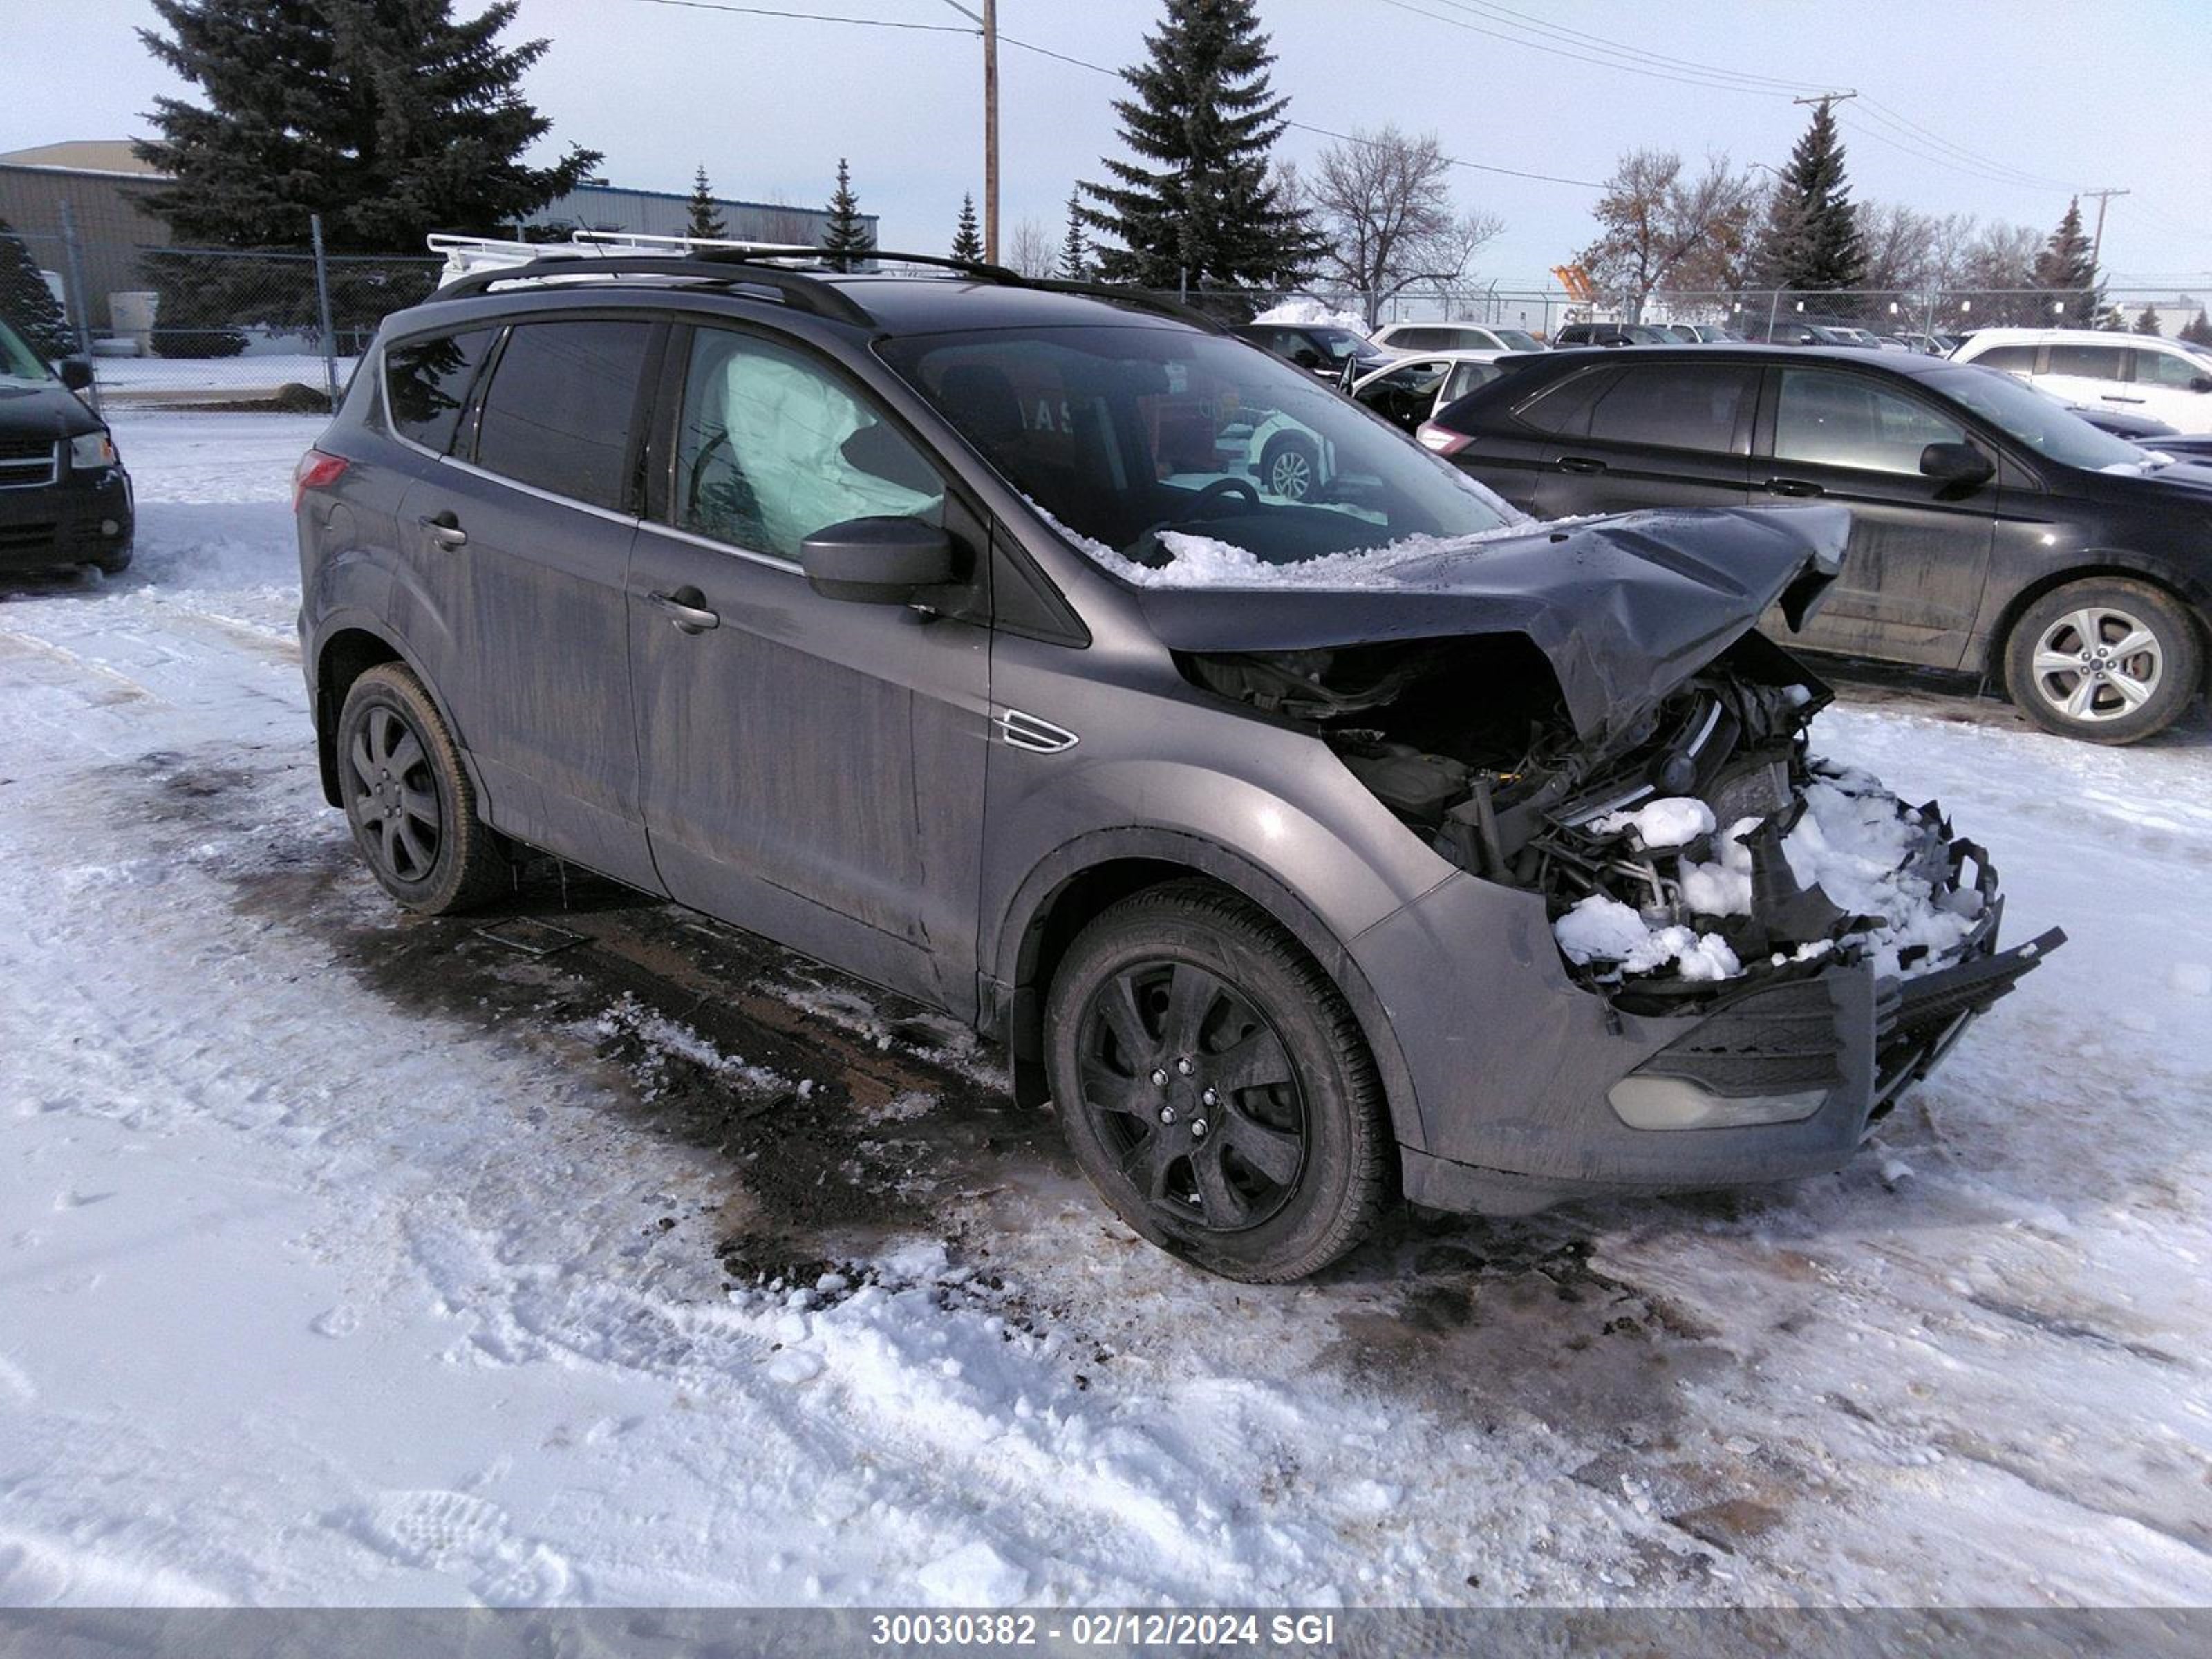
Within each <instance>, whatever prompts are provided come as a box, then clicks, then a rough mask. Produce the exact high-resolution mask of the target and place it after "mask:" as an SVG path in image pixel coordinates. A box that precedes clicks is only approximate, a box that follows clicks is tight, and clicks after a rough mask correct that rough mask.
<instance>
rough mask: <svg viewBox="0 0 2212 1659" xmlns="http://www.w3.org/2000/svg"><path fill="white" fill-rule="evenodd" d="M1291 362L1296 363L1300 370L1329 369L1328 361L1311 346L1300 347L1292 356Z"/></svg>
mask: <svg viewBox="0 0 2212 1659" xmlns="http://www.w3.org/2000/svg"><path fill="white" fill-rule="evenodd" d="M1291 362H1294V363H1296V364H1297V366H1298V367H1299V368H1328V358H1326V357H1324V356H1322V355H1321V353H1319V352H1318V351H1316V350H1315V349H1313V348H1312V347H1311V346H1300V347H1299V348H1298V349H1297V350H1296V351H1293V352H1292V353H1291Z"/></svg>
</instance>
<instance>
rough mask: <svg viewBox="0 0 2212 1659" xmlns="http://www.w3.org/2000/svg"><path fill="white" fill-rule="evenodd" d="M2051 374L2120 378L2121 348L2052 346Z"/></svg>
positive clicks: (2085, 378) (2090, 377)
mask: <svg viewBox="0 0 2212 1659" xmlns="http://www.w3.org/2000/svg"><path fill="white" fill-rule="evenodd" d="M2045 372H2046V373H2048V374H2078V375H2080V376H2081V377H2082V378H2083V379H2084V380H2118V379H2119V378H2120V348H2119V347H2118V346H2100V345H2055V346H2053V347H2051V367H2050V368H2049V369H2048V370H2046V371H2045Z"/></svg>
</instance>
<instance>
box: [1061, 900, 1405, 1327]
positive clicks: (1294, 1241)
mask: <svg viewBox="0 0 2212 1659" xmlns="http://www.w3.org/2000/svg"><path fill="white" fill-rule="evenodd" d="M1045 1049H1046V1068H1047V1073H1048V1077H1049V1079H1050V1080H1051V1084H1052V1089H1053V1098H1054V1101H1055V1103H1057V1107H1058V1111H1059V1115H1060V1125H1061V1127H1062V1130H1063V1131H1064V1133H1066V1137H1067V1143H1068V1146H1069V1149H1070V1150H1071V1151H1072V1152H1073V1153H1074V1155H1075V1159H1076V1161H1077V1163H1079V1164H1081V1165H1082V1166H1083V1171H1084V1174H1085V1176H1088V1177H1089V1178H1090V1180H1091V1184H1092V1185H1093V1186H1094V1187H1096V1188H1097V1189H1098V1193H1099V1195H1100V1196H1101V1197H1103V1199H1104V1200H1106V1202H1107V1204H1108V1206H1109V1207H1110V1208H1112V1210H1113V1211H1114V1212H1115V1214H1116V1215H1118V1216H1120V1217H1121V1219H1122V1220H1123V1221H1125V1222H1127V1224H1128V1225H1130V1226H1131V1227H1132V1228H1133V1229H1134V1230H1135V1231H1137V1232H1138V1233H1139V1235H1140V1236H1142V1237H1145V1238H1146V1239H1149V1240H1150V1241H1151V1242H1152V1243H1155V1244H1157V1245H1158V1246H1160V1247H1161V1248H1162V1249H1165V1250H1168V1251H1170V1252H1172V1253H1173V1254H1175V1255H1178V1256H1181V1257H1182V1258H1183V1259H1184V1260H1185V1261H1189V1262H1191V1263H1192V1264H1193V1265H1194V1266H1196V1267H1202V1268H1204V1269H1205V1270H1206V1271H1207V1272H1209V1273H1218V1274H1221V1275H1222V1276H1223V1277H1225V1278H1228V1279H1244V1280H1248V1281H1251V1282H1254V1283H1261V1284H1279V1283H1283V1282H1285V1281H1287V1280H1291V1279H1303V1278H1304V1277H1306V1276H1307V1275H1308V1274H1309V1273H1316V1272H1318V1271H1319V1270H1320V1269H1321V1268H1322V1267H1327V1266H1328V1264H1329V1263H1330V1262H1332V1261H1335V1260H1336V1259H1337V1258H1338V1257H1340V1256H1341V1255H1344V1254H1345V1253H1346V1251H1347V1250H1350V1249H1352V1247H1353V1246H1354V1245H1356V1244H1358V1243H1359V1242H1360V1240H1361V1239H1363V1238H1364V1237H1366V1236H1367V1234H1368V1232H1369V1231H1370V1229H1371V1228H1372V1227H1373V1226H1374V1225H1375V1222H1376V1218H1377V1217H1378V1216H1380V1215H1381V1213H1382V1212H1383V1206H1384V1203H1385V1201H1386V1200H1387V1199H1388V1197H1389V1192H1390V1188H1391V1173H1392V1170H1393V1169H1394V1168H1395V1164H1394V1161H1393V1158H1392V1148H1391V1139H1390V1133H1389V1123H1388V1121H1387V1118H1386V1115H1385V1113H1384V1109H1383V1088H1382V1085H1381V1083H1380V1081H1379V1080H1378V1079H1377V1078H1376V1072H1375V1066H1374V1062H1373V1060H1371V1059H1370V1056H1369V1054H1368V1052H1367V1047H1366V1044H1365V1042H1364V1041H1363V1040H1362V1038H1361V1036H1360V1034H1359V1029H1358V1024H1357V1022H1355V1021H1354V1019H1353V1018H1352V1011H1351V1009H1350V1008H1348V1007H1347V1006H1346V1005H1345V1002H1344V999H1343V998H1342V997H1341V996H1340V995H1339V994H1338V993H1337V990H1336V987H1334V985H1332V984H1331V983H1330V982H1329V981H1328V977H1327V976H1326V975H1323V974H1322V971H1321V969H1319V968H1318V967H1316V965H1315V964H1314V963H1313V961H1312V959H1311V958H1310V957H1308V956H1307V955H1306V954H1305V952H1304V951H1302V950H1300V949H1299V947H1298V945H1297V941H1296V940H1295V939H1292V938H1291V936H1290V935H1289V934H1288V933H1285V931H1284V930H1283V929H1282V928H1281V927H1279V926H1278V925H1277V924H1276V923H1275V922H1274V921H1273V920H1272V919H1271V918H1270V917H1268V916H1267V915H1266V914H1265V913H1264V912H1263V911H1261V910H1260V909H1258V908H1255V907H1254V906H1253V905H1251V904H1249V903H1247V902H1245V901H1244V900H1243V899H1241V898H1238V897H1237V896H1235V895H1233V894H1230V893H1226V892H1224V891H1223V890H1220V889H1219V888H1217V887H1214V886H1212V885H1211V884H1206V883H1202V882H1176V883H1172V884H1168V885H1166V886H1162V887H1156V888H1152V889H1150V890H1146V891H1145V892H1142V893H1139V894H1136V895H1134V896H1132V897H1129V898H1127V899H1124V900H1122V901H1121V902H1120V903H1118V904H1115V905H1114V906H1113V907H1111V908H1109V909H1107V910H1106V911H1104V912H1103V913H1102V914H1101V915H1098V916H1097V918H1096V919H1095V920H1093V921H1091V925H1090V926H1089V927H1085V929H1084V930H1083V932H1082V933H1080V934H1079V936H1078V937H1077V938H1076V939H1075V942H1074V943H1073V945H1070V946H1069V948H1068V951H1067V954H1066V957H1064V958H1063V959H1062V960H1061V963H1060V968H1059V970H1058V971H1057V972H1056V973H1055V974H1054V976H1053V981H1052V988H1051V991H1050V993H1049V994H1048V998H1047V1000H1046V1004H1045ZM1239 1076H1242V1077H1243V1078H1244V1079H1248V1080H1247V1081H1245V1082H1243V1083H1241V1084H1236V1085H1233V1086H1232V1084H1231V1079H1234V1078H1237V1077H1239Z"/></svg>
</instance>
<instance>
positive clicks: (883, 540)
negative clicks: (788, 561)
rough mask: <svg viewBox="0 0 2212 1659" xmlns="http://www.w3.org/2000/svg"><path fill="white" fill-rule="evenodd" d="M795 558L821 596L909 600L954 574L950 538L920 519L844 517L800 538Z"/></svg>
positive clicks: (866, 600) (883, 602) (882, 601)
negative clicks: (838, 521)
mask: <svg viewBox="0 0 2212 1659" xmlns="http://www.w3.org/2000/svg"><path fill="white" fill-rule="evenodd" d="M799 568H801V569H802V570H804V571H805V573H806V580H807V585H808V586H811V587H812V588H813V590H814V591H815V592H817V593H819V594H820V595H822V597H823V599H852V600H855V601H857V602H859V603H860V604H862V605H907V604H910V603H912V601H913V599H914V597H915V594H916V593H918V592H921V590H922V589H923V588H925V587H942V586H945V584H946V583H948V582H950V581H951V580H953V568H952V540H951V538H950V537H949V536H947V535H946V534H945V532H944V530H943V528H942V527H940V526H937V525H933V524H924V523H922V522H921V520H919V519H848V520H845V521H844V522H843V523H842V524H833V525H829V526H825V527H824V528H823V529H820V530H817V531H816V532H814V533H813V534H812V535H811V536H809V537H808V538H806V539H805V541H803V542H801V543H800V544H799Z"/></svg>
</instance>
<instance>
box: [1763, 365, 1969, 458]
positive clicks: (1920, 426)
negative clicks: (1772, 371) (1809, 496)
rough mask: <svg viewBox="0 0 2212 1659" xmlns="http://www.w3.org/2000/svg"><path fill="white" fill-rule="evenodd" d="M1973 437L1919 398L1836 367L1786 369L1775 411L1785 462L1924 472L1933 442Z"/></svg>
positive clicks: (1777, 450)
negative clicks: (1922, 459)
mask: <svg viewBox="0 0 2212 1659" xmlns="http://www.w3.org/2000/svg"><path fill="white" fill-rule="evenodd" d="M1964 442H1966V432H1965V430H1964V429H1963V428H1960V427H1959V426H1958V425H1957V424H1955V423H1954V422H1951V421H1948V420H1946V419H1945V418H1944V417H1943V416H1941V415H1938V414H1937V413H1936V411H1935V410H1932V409H1930V408H1929V407H1928V405H1927V404H1923V403H1921V402H1919V401H1918V400H1917V399H1915V398H1905V397H1902V396H1899V394H1898V393H1896V392H1891V391H1889V390H1888V389H1887V388H1886V387H1884V386H1880V385H1878V384H1877V383H1876V382H1875V381H1874V380H1870V379H1868V378H1866V377H1865V376H1863V375H1857V374H1839V373H1837V372H1836V371H1834V370H1831V369H1820V368H1785V369H1784V370H1783V371H1782V396H1781V400H1780V402H1779V404H1778V405H1777V407H1776V410H1775V416H1774V454H1775V459H1778V460H1784V461H1807V462H1810V463H1812V464H1814V465H1819V466H1850V467H1857V468H1859V469H1861V470H1862V471H1869V472H1907V473H1917V472H1918V471H1920V452H1921V451H1922V450H1923V449H1925V448H1926V447H1928V446H1929V444H1960V443H1964Z"/></svg>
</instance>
